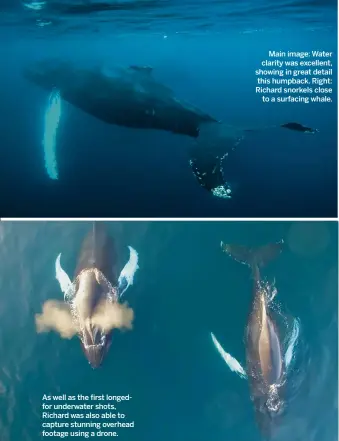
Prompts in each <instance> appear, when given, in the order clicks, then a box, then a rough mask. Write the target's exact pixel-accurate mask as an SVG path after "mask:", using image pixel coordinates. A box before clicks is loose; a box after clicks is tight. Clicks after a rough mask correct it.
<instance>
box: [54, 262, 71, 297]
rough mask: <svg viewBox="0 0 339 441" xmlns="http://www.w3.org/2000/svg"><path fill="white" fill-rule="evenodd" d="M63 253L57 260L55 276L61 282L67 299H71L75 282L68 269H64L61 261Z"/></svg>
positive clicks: (61, 287)
mask: <svg viewBox="0 0 339 441" xmlns="http://www.w3.org/2000/svg"><path fill="white" fill-rule="evenodd" d="M60 259H61V253H60V254H59V255H58V257H57V258H56V261H55V276H56V279H57V281H58V282H59V285H60V289H61V291H62V292H63V294H64V299H65V301H68V300H69V297H70V296H72V293H73V289H72V288H73V284H72V282H71V279H70V278H69V277H68V274H67V273H66V271H64V270H63V268H62V266H61V263H60Z"/></svg>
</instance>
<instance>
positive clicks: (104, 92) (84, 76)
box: [24, 59, 317, 198]
mask: <svg viewBox="0 0 339 441" xmlns="http://www.w3.org/2000/svg"><path fill="white" fill-rule="evenodd" d="M24 76H25V78H27V79H28V80H30V81H31V82H33V83H35V84H37V85H38V86H40V87H42V88H43V89H45V90H47V91H49V92H52V91H53V89H57V90H58V92H59V93H60V96H61V98H62V99H64V100H66V101H68V102H69V103H71V104H72V105H74V106H76V107H78V108H79V109H82V110H83V111H84V112H86V113H88V114H90V115H92V116H94V117H96V118H98V119H100V120H101V121H104V122H106V123H109V124H115V125H120V126H125V127H131V128H143V129H157V130H165V131H167V132H172V133H176V134H181V135H186V136H190V137H192V138H196V143H195V145H194V146H193V147H192V148H191V149H190V152H189V164H190V167H191V170H192V172H193V174H194V176H195V177H196V179H197V181H198V183H199V185H200V186H201V187H202V188H205V189H206V190H208V191H209V192H211V193H212V194H213V195H214V196H217V197H221V198H230V197H231V195H232V189H231V187H230V185H229V183H228V182H227V180H225V177H224V170H223V160H224V159H225V158H226V157H227V156H228V155H229V153H230V152H231V151H232V150H234V149H235V147H236V146H237V145H238V144H239V142H240V141H241V140H242V139H244V137H245V135H246V134H247V133H250V132H253V131H258V130H263V129H267V128H272V126H270V127H262V128H257V129H255V128H254V129H251V128H237V127H233V126H230V125H227V124H225V123H222V122H221V121H218V120H217V119H216V118H214V117H212V116H211V115H209V114H207V113H205V112H203V111H201V110H200V109H198V108H197V107H195V106H192V105H190V104H188V103H185V102H183V101H182V100H179V99H178V98H177V97H176V96H175V95H174V93H173V91H172V90H171V89H170V88H168V87H166V86H165V85H163V84H161V83H159V82H158V81H156V80H155V79H154V76H153V69H152V68H151V67H149V66H135V65H134V66H129V67H126V68H123V67H114V68H111V69H110V70H105V69H97V68H81V67H78V66H77V65H76V64H75V63H72V62H69V61H59V60H54V59H53V60H44V61H40V62H37V63H35V64H33V65H31V66H29V67H26V68H25V70H24ZM273 127H283V128H286V129H290V130H295V131H299V132H304V133H315V132H316V131H317V130H316V129H312V128H310V127H305V126H303V125H302V124H299V123H295V122H289V123H285V124H281V125H278V126H273Z"/></svg>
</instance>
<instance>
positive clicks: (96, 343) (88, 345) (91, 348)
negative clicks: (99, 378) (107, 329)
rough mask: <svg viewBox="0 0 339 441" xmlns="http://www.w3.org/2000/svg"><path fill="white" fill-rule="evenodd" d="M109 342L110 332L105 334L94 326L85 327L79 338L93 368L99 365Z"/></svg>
mask: <svg viewBox="0 0 339 441" xmlns="http://www.w3.org/2000/svg"><path fill="white" fill-rule="evenodd" d="M110 344H111V336H110V334H105V333H104V332H103V331H102V330H100V329H99V328H98V327H96V326H92V327H90V328H88V329H86V331H85V332H84V334H83V336H82V339H81V346H82V349H83V351H84V354H85V356H86V358H87V360H88V363H89V364H90V365H91V367H92V368H93V369H96V368H98V367H100V366H101V364H102V362H103V360H104V358H105V355H106V354H107V352H108V349H109V347H110Z"/></svg>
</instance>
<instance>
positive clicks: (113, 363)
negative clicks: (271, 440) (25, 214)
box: [0, 222, 338, 441]
mask: <svg viewBox="0 0 339 441" xmlns="http://www.w3.org/2000/svg"><path fill="white" fill-rule="evenodd" d="M90 228H91V223H90V222H29V223H28V222H17V223H12V222H7V223H1V224H0V233H1V234H0V240H1V248H0V252H1V269H0V280H1V299H2V300H1V304H0V305H1V307H0V314H1V333H0V353H1V369H0V386H1V388H0V393H1V395H0V439H1V441H38V440H40V439H42V438H40V435H39V432H40V424H41V421H40V414H41V399H42V396H43V394H54V395H57V394H62V393H66V394H80V393H82V394H91V393H94V394H103V393H108V394H111V395H119V394H120V395H127V394H130V395H132V400H131V401H129V402H128V403H125V404H121V405H119V409H120V410H121V411H123V412H124V413H126V415H127V416H126V418H128V419H129V420H130V421H131V420H134V421H135V428H134V429H122V431H120V432H119V438H118V439H119V440H123V441H159V440H161V441H173V440H175V441H211V440H213V441H219V440H220V441H224V440H232V441H259V440H261V435H260V433H259V432H258V429H257V427H256V424H255V419H254V415H253V409H252V407H251V401H250V399H249V393H248V386H247V383H246V380H242V379H240V378H238V377H237V376H236V374H235V373H232V372H231V371H230V370H229V369H228V367H227V366H226V364H225V363H224V361H223V360H222V359H221V357H220V356H219V354H218V353H217V351H216V350H215V348H214V347H213V344H212V342H211V340H210V335H209V332H211V331H212V332H214V333H215V334H216V336H217V337H218V339H219V341H220V342H221V344H222V345H223V347H224V349H225V350H226V351H227V352H229V353H231V354H232V355H233V356H234V357H236V358H237V359H238V360H239V362H241V363H242V364H244V360H245V348H244V344H243V334H244V328H245V325H246V319H247V314H248V310H249V307H250V300H251V278H250V272H249V270H248V268H246V267H245V266H243V265H239V264H238V263H236V262H234V261H231V260H230V259H229V258H228V257H227V256H226V255H225V254H223V253H222V252H221V250H220V247H219V244H220V241H221V240H223V241H224V242H235V243H242V244H246V245H260V244H263V243H266V242H269V241H276V240H280V239H281V238H284V240H285V244H286V246H285V249H284V251H283V253H282V255H281V256H280V257H279V258H278V259H277V260H276V261H274V262H273V263H272V264H271V265H270V266H269V267H267V268H265V270H263V275H264V276H266V277H267V279H268V280H269V281H273V279H274V278H275V284H276V288H277V290H278V294H277V297H276V299H277V302H279V304H280V307H281V311H282V313H283V314H284V315H285V316H286V317H287V319H290V318H291V317H296V318H298V319H299V320H300V324H301V328H300V329H301V332H300V338H299V341H298V344H297V346H296V352H295V357H296V358H295V364H294V367H293V369H292V371H291V373H290V376H289V378H288V399H287V401H288V411H287V413H286V416H285V417H284V419H283V421H282V423H281V426H280V428H279V429H280V430H279V434H278V435H277V438H276V439H277V440H278V441H286V440H291V441H305V440H308V441H318V440H320V439H321V440H322V441H333V440H334V439H335V438H336V435H337V430H338V429H337V412H338V411H337V397H338V390H337V386H338V384H337V372H338V352H337V346H338V341H337V333H338V300H337V299H338V292H337V281H338V262H337V255H338V249H337V243H338V235H337V225H336V223H325V222H324V223H323V222H319V223H308V224H296V223H290V222H267V223H262V222H251V223H247V222H213V223H208V222H110V223H109V225H108V228H109V231H110V233H111V235H112V236H113V237H114V238H115V240H116V242H117V249H118V252H119V256H120V257H121V261H120V267H121V268H122V267H123V265H124V264H125V263H126V261H127V259H128V249H127V246H128V245H131V246H133V247H134V248H135V249H136V250H137V251H138V253H139V258H140V262H139V264H140V269H139V270H138V272H137V274H136V277H135V280H134V285H133V286H132V287H130V288H129V290H128V292H127V294H126V299H127V300H128V302H129V304H130V306H131V307H132V308H133V309H134V312H135V322H134V329H133V330H132V331H127V332H125V333H120V332H116V333H115V334H114V335H113V342H112V346H111V348H110V351H109V354H108V356H107V358H106V360H105V362H104V363H103V365H102V367H101V368H99V369H98V370H92V369H91V368H90V366H89V365H88V363H87V361H86V359H85V357H84V355H83V353H82V350H81V348H80V344H79V340H78V339H77V338H73V339H72V340H65V339H61V338H60V337H59V335H57V334H56V333H53V332H51V333H47V334H37V333H36V330H35V324H34V316H35V314H36V313H39V312H41V307H42V304H43V302H45V301H46V300H47V299H51V298H54V299H59V300H61V299H62V294H61V292H60V288H59V286H58V283H57V281H56V280H55V272H54V264H55V259H56V257H57V255H58V254H59V253H60V252H61V253H62V262H63V267H64V269H65V270H66V271H67V272H68V273H69V274H70V275H72V274H73V271H74V268H75V264H76V256H77V253H78V251H79V247H80V245H81V241H82V239H83V237H84V236H85V234H86V233H87V232H88V231H89V230H90ZM124 430H125V431H124ZM47 439H54V438H51V437H49V438H44V440H47ZM55 439H57V438H55ZM77 439H83V438H77ZM98 439H99V438H98ZM102 439H105V438H102ZM106 439H107V438H106Z"/></svg>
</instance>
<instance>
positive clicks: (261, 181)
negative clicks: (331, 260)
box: [0, 0, 337, 217]
mask: <svg viewBox="0 0 339 441" xmlns="http://www.w3.org/2000/svg"><path fill="white" fill-rule="evenodd" d="M0 7H2V10H1V16H0V37H1V41H2V42H4V43H5V44H3V45H1V47H0V57H1V60H2V65H3V69H2V70H1V76H0V78H1V103H0V113H1V120H0V127H1V134H2V136H1V138H2V143H1V144H2V150H3V152H4V160H2V161H1V165H2V171H1V183H2V187H3V188H5V191H4V192H3V193H2V204H1V205H2V215H4V216H48V215H51V216H106V217H107V216H118V217H121V216H122V217H124V216H133V217H140V216H145V217H150V216H152V217H178V216H192V217H196V216H199V217H217V216H223V217H234V216H235V217H238V216H251V217H252V216H269V217H275V216H303V217H307V216H336V208H337V207H336V204H337V194H336V192H337V176H336V174H337V111H336V109H337V97H336V94H337V85H336V76H337V70H336V60H337V38H336V33H337V3H336V2H335V1H334V0H327V1H320V0H319V1H307V0H301V1H275V2H268V1H263V0H260V1H256V2H249V1H246V2H245V1H243V2H235V1H217V0H215V1H211V2H203V1H199V0H185V1H179V0H171V1H169V0H167V1H165V0H137V1H132V0H119V1H117V0H114V1H112V0H107V1H105V2H99V1H94V0H86V1H85V0H78V1H75V0H73V1H71V0H67V1H66V0H49V1H44V0H41V1H32V0H25V1H22V2H20V1H16V2H15V1H4V0H2V1H1V2H0ZM270 50H276V51H288V50H290V51H312V50H319V51H322V50H324V51H332V52H333V53H334V55H333V59H332V62H333V85H332V87H333V95H332V99H333V102H332V103H309V104H305V103H299V104H297V103H286V104H274V103H270V104H264V103H262V102H261V98H260V96H259V95H258V94H256V93H255V86H256V76H255V73H254V72H255V70H256V69H258V68H259V67H260V62H261V61H262V60H263V59H266V58H267V57H268V52H269V51H270ZM50 57H54V58H60V59H63V58H71V59H72V60H73V61H74V63H87V64H88V65H91V66H98V68H99V67H100V68H102V67H104V68H109V66H115V65H122V66H129V65H138V64H140V65H150V66H152V67H153V68H154V70H153V75H154V78H155V79H156V80H157V81H160V82H161V83H163V84H164V85H166V86H167V87H169V88H171V89H172V90H173V93H174V94H175V96H176V97H177V98H178V99H179V100H184V101H187V102H189V103H191V104H193V105H195V106H197V107H198V108H200V109H201V110H202V111H204V112H207V113H208V114H210V115H212V116H213V117H214V118H216V119H218V120H222V121H224V122H227V123H228V124H231V125H235V126H238V125H240V126H242V127H249V128H252V127H257V126H258V127H262V126H271V125H275V124H281V123H285V122H290V121H297V122H300V123H301V124H304V125H306V126H309V127H312V128H318V129H319V133H317V134H316V135H314V136H311V135H305V134H303V133H298V132H293V131H289V130H283V129H278V130H275V129H273V130H267V131H263V132H260V133H253V134H250V135H248V136H247V138H246V139H245V140H244V141H243V142H242V143H241V144H240V145H239V146H238V148H237V149H236V151H235V152H233V153H232V154H231V155H230V157H229V159H228V160H227V161H226V162H225V164H227V176H225V178H226V179H227V180H229V181H230V182H231V184H232V186H233V188H234V197H233V199H231V200H221V199H219V198H216V197H213V196H212V195H211V193H209V192H207V191H206V190H204V189H203V188H201V187H200V186H199V185H198V183H197V180H196V179H195V177H194V176H193V174H192V171H191V169H190V166H189V162H188V160H189V155H188V151H189V149H190V147H191V146H192V144H193V143H194V142H195V140H194V139H191V138H189V137H186V136H181V135H173V134H171V133H166V132H160V131H155V130H154V131H152V130H142V129H130V128H125V127H117V126H113V125H109V124H106V123H103V122H101V121H100V120H97V119H95V118H94V117H91V116H89V115H87V114H85V113H84V112H82V111H81V110H79V109H77V108H75V107H73V106H72V105H70V104H67V103H63V104H62V113H61V117H60V123H59V128H58V131H57V140H56V158H57V164H58V177H59V179H58V180H57V181H54V180H52V179H50V177H49V176H48V173H47V171H46V168H45V159H44V152H43V147H42V140H43V137H44V121H45V116H44V114H45V110H46V106H47V103H48V99H49V96H48V93H47V92H44V91H42V90H40V89H39V88H38V87H37V86H34V85H32V84H30V83H29V82H28V81H27V80H25V79H24V78H23V76H22V70H23V69H24V68H25V66H27V65H29V64H30V63H32V62H33V61H35V60H40V59H44V58H50ZM225 167H226V166H225Z"/></svg>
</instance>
